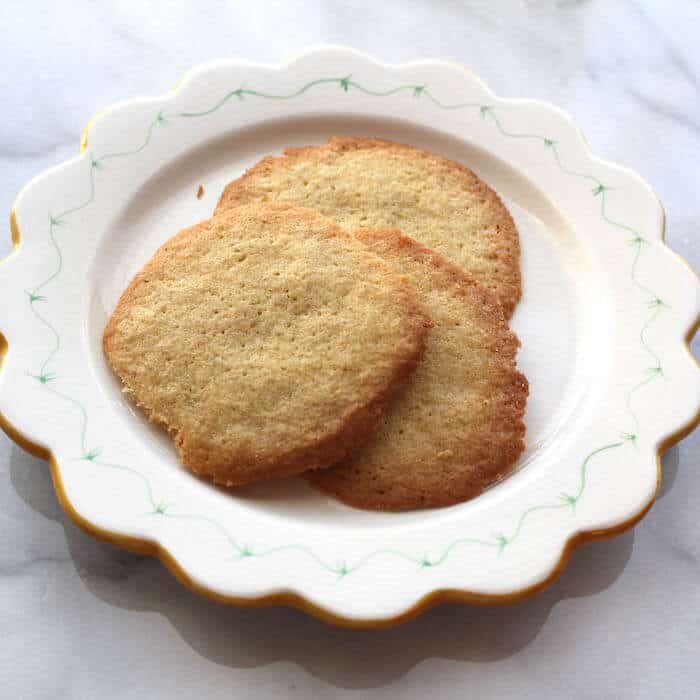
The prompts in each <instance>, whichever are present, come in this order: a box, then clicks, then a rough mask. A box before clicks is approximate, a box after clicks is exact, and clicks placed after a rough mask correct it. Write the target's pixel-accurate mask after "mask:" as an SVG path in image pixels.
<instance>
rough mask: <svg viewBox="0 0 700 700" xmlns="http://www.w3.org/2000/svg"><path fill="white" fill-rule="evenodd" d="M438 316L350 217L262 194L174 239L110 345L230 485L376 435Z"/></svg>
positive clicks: (138, 385)
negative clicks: (344, 221) (348, 225)
mask: <svg viewBox="0 0 700 700" xmlns="http://www.w3.org/2000/svg"><path fill="white" fill-rule="evenodd" d="M430 325H431V322H430V319H429V317H428V316H426V314H425V312H424V311H423V309H422V307H421V305H420V303H419V302H418V300H417V296H416V293H415V291H414V290H413V289H412V288H411V287H410V285H409V284H408V283H407V282H406V281H405V280H403V279H401V278H400V277H399V276H398V275H397V274H395V273H394V272H393V271H392V270H391V268H390V267H389V266H388V265H387V264H386V263H384V262H382V261H381V260H380V259H379V258H377V257H376V256H375V255H374V254H372V253H371V252H369V251H368V249H367V248H366V246H364V245H363V244H362V243H361V242H360V241H358V240H357V239H355V238H353V237H352V236H350V235H348V234H346V233H344V232H343V231H342V230H341V229H340V228H339V227H338V225H337V224H335V223H334V222H332V221H330V220H329V219H326V218H324V217H322V216H321V215H319V214H318V213H316V212H314V211H311V210H309V209H302V208H297V207H290V206H288V205H274V204H273V205H271V204H259V203H258V204H253V205H249V206H244V207H239V208H236V209H232V210H230V211H227V212H224V213H222V214H221V215H220V216H216V217H214V218H212V219H209V220H208V221H204V222H202V223H200V224H197V225H196V226H192V227H191V228H188V229H185V230H184V231H182V232H180V233H179V234H177V235H176V236H175V237H173V238H172V239H170V240H169V241H168V242H167V243H165V244H164V245H163V246H162V247H161V248H160V249H159V250H158V251H157V252H156V253H155V255H154V256H153V257H152V258H151V260H150V261H149V262H148V263H147V264H146V265H145V267H144V268H143V269H142V270H141V272H139V273H138V275H136V277H135V278H134V280H133V281H132V282H131V284H130V285H129V286H128V288H127V289H126V291H125V292H124V294H123V295H122V297H121V299H120V300H119V302H118V304H117V307H116V310H115V311H114V313H113V315H112V317H111V319H110V320H109V323H108V324H107V327H106V329H105V332H104V338H103V346H104V351H105V353H106V356H107V358H108V360H109V363H110V364H111V366H112V368H113V369H114V371H115V373H116V374H117V375H118V376H119V378H120V379H121V380H122V382H123V384H124V390H125V391H126V393H127V394H128V395H129V397H130V398H131V399H133V401H134V402H135V403H136V404H138V405H139V406H140V407H141V408H142V409H143V410H144V411H145V412H146V414H147V415H148V417H149V418H150V419H151V420H152V421H155V422H157V423H160V424H162V425H164V426H165V427H167V429H168V430H169V431H170V432H171V433H172V435H173V437H174V441H175V444H176V446H177V449H178V452H179V454H180V457H181V459H182V462H183V463H184V464H185V465H186V466H187V467H189V468H190V469H191V470H192V471H193V472H195V473H196V474H199V475H202V476H205V477H208V478H211V479H212V480H213V481H215V482H217V483H220V484H225V485H229V486H230V485H238V484H243V483H246V482H249V481H252V480H255V479H262V478H268V477H273V476H286V475H289V474H295V473H298V472H301V471H304V470H306V469H317V468H322V467H327V466H329V465H330V464H332V463H334V462H337V461H338V460H339V459H341V458H342V457H344V456H345V455H346V454H347V453H348V451H349V450H350V448H352V447H353V446H355V445H357V444H360V443H362V442H363V441H364V440H366V438H367V436H368V435H369V434H370V433H371V432H372V430H373V429H374V428H375V427H376V425H377V423H378V421H379V420H380V418H381V416H382V414H383V411H384V409H385V406H386V403H387V401H388V400H389V398H390V397H391V396H392V394H393V393H394V392H395V391H396V390H397V389H398V388H399V387H400V386H401V385H402V384H403V383H404V382H405V380H406V379H407V377H408V376H409V375H410V374H411V372H412V371H413V370H414V368H415V366H416V364H417V362H418V361H419V359H420V358H421V356H422V354H423V352H424V349H425V344H426V335H427V333H428V329H429V327H430Z"/></svg>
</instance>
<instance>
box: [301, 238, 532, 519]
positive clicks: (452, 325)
mask: <svg viewBox="0 0 700 700" xmlns="http://www.w3.org/2000/svg"><path fill="white" fill-rule="evenodd" d="M357 235H358V237H359V238H360V239H361V240H362V241H364V242H365V243H366V245H367V246H368V247H369V249H370V250H372V252H374V253H376V254H377V255H379V256H380V257H381V258H382V259H383V260H385V261H386V262H388V263H389V264H390V265H391V266H392V267H393V268H394V269H395V270H396V271H397V272H399V273H400V274H401V275H402V276H405V277H406V278H408V280H409V281H410V283H411V285H413V287H414V288H415V289H416V291H417V292H418V294H419V297H420V299H421V301H422V302H423V304H424V305H425V307H426V309H427V310H428V313H430V315H431V317H432V318H433V322H434V324H435V325H434V328H433V330H432V331H431V334H430V337H429V338H428V347H427V350H426V352H425V356H424V358H423V360H422V361H421V363H420V364H419V366H418V369H417V370H416V372H415V374H414V375H413V377H412V379H411V380H410V381H409V382H408V383H407V384H406V386H405V387H404V388H403V389H402V390H401V392H400V393H399V395H398V396H397V398H396V400H395V401H394V402H393V403H392V404H391V407H390V410H389V411H388V412H387V415H386V417H385V419H384V421H383V423H382V425H381V426H380V428H379V429H378V430H377V432H376V434H375V436H374V437H373V438H372V439H371V440H370V441H368V442H367V443H366V444H365V445H363V446H362V447H361V448H360V449H359V450H358V451H356V452H353V453H352V454H351V455H350V456H349V457H348V458H347V459H345V460H343V462H341V463H340V464H339V465H337V466H335V467H333V468H331V469H328V470H324V471H323V472H315V473H313V474H310V475H309V477H308V478H309V480H310V481H311V482H312V483H313V484H315V485H316V486H318V487H319V488H321V489H322V490H323V491H326V492H329V493H332V494H334V495H336V496H337V497H338V498H340V499H341V500H342V501H345V502H346V503H348V504H350V505H354V506H358V507H360V508H367V509H372V510H396V511H398V510H411V509H415V508H429V507H437V506H447V505H451V504H454V503H459V502H460V501H464V500H467V499H469V498H472V497H474V496H476V495H478V494H479V493H480V492H481V491H482V490H483V489H484V488H485V487H486V486H488V485H489V484H492V483H494V482H495V481H498V480H499V479H501V478H502V477H503V476H505V475H506V474H507V473H508V471H509V470H510V469H511V468H512V467H513V465H514V464H515V461H516V460H517V458H518V456H519V455H520V453H521V452H522V450H523V447H524V444H523V436H524V433H525V426H524V424H523V414H524V411H525V402H526V399H527V394H528V384H527V380H526V379H525V377H524V376H523V375H522V374H520V373H519V372H518V371H517V370H516V366H515V356H516V352H517V349H518V346H519V342H518V339H517V338H516V336H515V335H514V334H513V333H512V332H511V331H510V330H509V329H508V326H507V323H506V321H505V319H504V317H503V313H502V310H501V308H500V307H499V306H498V304H497V303H496V302H495V301H494V300H493V299H492V297H491V294H490V293H489V292H486V291H485V290H483V289H482V288H481V287H480V286H479V285H478V284H477V283H476V282H475V281H474V280H473V278H472V277H470V276H469V275H468V274H467V273H466V272H464V271H463V270H462V269H461V268H459V267H457V266H456V265H454V264H452V263H450V262H448V261H447V260H446V259H445V258H444V257H442V256H441V255H439V254H437V253H435V252H433V251H431V250H429V249H428V248H425V247H424V246H422V245H420V244H419V243H416V242H415V241H413V240H412V239H410V238H408V237H407V236H404V235H402V234H401V232H400V231H397V230H384V231H377V230H375V231H372V230H365V231H358V232H357Z"/></svg>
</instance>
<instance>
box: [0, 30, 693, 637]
mask: <svg viewBox="0 0 700 700" xmlns="http://www.w3.org/2000/svg"><path fill="white" fill-rule="evenodd" d="M328 49H333V50H340V51H344V52H347V53H349V54H352V55H354V56H359V57H361V58H363V59H365V60H367V61H370V62H372V63H373V64H375V65H377V66H379V67H381V68H390V69H396V68H407V67H410V66H412V65H414V66H415V65H421V64H426V63H430V64H433V65H434V64H444V65H449V66H450V67H452V68H454V67H456V66H458V67H459V68H460V69H462V70H464V71H465V72H466V73H468V74H469V76H470V78H471V79H476V80H477V81H478V82H480V83H481V85H482V86H483V87H484V88H485V89H486V90H487V91H488V92H489V93H490V90H489V88H488V87H487V86H486V85H485V84H484V83H483V81H481V80H480V79H479V78H478V77H477V76H475V75H474V73H473V72H472V71H471V70H469V69H468V68H465V67H464V66H461V65H459V64H457V63H454V62H451V61H443V60H432V59H427V60H416V61H408V62H402V63H398V64H389V63H386V62H384V61H380V60H378V59H376V58H374V57H373V56H370V55H368V54H365V53H363V52H360V51H356V50H354V49H351V48H348V47H344V46H339V45H328V44H324V45H317V46H312V47H310V48H308V49H306V50H304V51H303V52H299V53H295V54H294V55H293V56H291V57H289V58H287V59H285V60H284V61H282V62H280V63H278V64H266V63H261V62H251V61H245V60H239V59H226V60H225V61H223V62H224V63H227V64H231V63H233V64H235V65H237V66H246V65H248V66H255V67H259V68H266V69H275V70H283V69H284V68H286V67H288V66H289V65H290V64H291V63H294V62H295V61H297V60H299V58H301V57H306V56H308V55H310V54H314V53H317V52H319V51H324V50H328ZM221 63H222V61H212V62H207V63H203V64H199V65H197V66H194V67H192V68H190V69H189V70H188V71H187V72H186V73H185V74H184V75H183V76H182V77H181V78H180V80H179V81H178V83H177V84H176V86H175V88H173V90H171V92H173V91H174V92H177V89H178V87H179V86H180V85H182V84H183V83H184V82H186V80H187V78H188V77H189V76H190V75H192V74H193V73H195V72H197V71H200V70H203V69H206V67H207V66H213V65H221ZM139 99H142V98H138V97H136V98H132V99H129V100H123V101H120V102H117V103H113V104H111V105H108V106H107V107H105V108H104V109H102V110H100V111H99V112H98V113H97V114H96V115H94V116H93V117H92V118H91V119H90V120H89V121H88V123H87V125H86V127H85V129H84V130H83V132H82V135H81V139H80V150H79V153H83V152H84V151H85V150H87V148H88V141H89V131H90V129H91V128H92V127H93V126H94V124H95V123H96V122H97V121H99V120H100V119H101V118H102V117H103V116H104V115H105V114H106V113H107V112H109V111H111V110H112V109H114V108H115V107H121V106H123V105H127V104H129V103H132V102H135V101H139ZM508 101H509V102H516V103H517V102H521V103H522V102H527V103H530V104H537V105H539V106H541V107H545V108H547V109H548V110H554V111H556V112H558V113H559V114H561V115H562V116H564V118H565V119H566V121H567V122H568V123H569V124H571V125H573V126H574V127H575V128H576V130H577V132H578V135H579V136H580V138H581V140H582V143H583V146H584V147H585V150H586V152H587V154H588V155H589V156H590V157H591V158H592V159H594V160H596V161H597V162H599V163H600V164H601V165H604V166H610V167H614V168H617V169H619V170H622V171H624V172H626V173H627V174H629V175H633V176H635V177H636V178H638V179H639V180H641V181H642V182H643V183H644V184H645V185H646V186H647V187H648V188H649V190H650V192H652V193H654V195H655V196H656V199H657V201H658V203H659V207H660V210H661V217H662V222H661V224H662V225H661V237H660V242H661V243H662V245H663V246H664V247H665V248H666V250H668V251H669V252H671V253H672V254H673V255H674V257H675V258H677V259H678V260H679V261H681V262H682V263H684V265H685V266H686V268H687V269H688V271H689V272H690V273H691V274H692V275H693V276H694V277H695V280H696V281H697V282H698V283H700V277H698V275H697V273H695V271H694V270H693V269H692V267H691V266H690V265H689V264H688V263H687V261H685V260H684V259H683V258H682V257H681V256H680V255H679V254H678V253H676V252H675V251H673V250H672V249H671V248H669V247H668V245H667V244H666V241H665V234H666V225H665V223H666V216H665V211H664V208H663V204H662V203H661V201H660V199H659V198H658V195H656V193H655V192H654V190H653V188H652V187H651V186H650V185H649V183H648V182H647V181H646V180H644V179H643V178H641V176H640V175H639V174H638V173H636V172H635V171H633V170H631V169H629V168H627V167H625V166H621V165H619V164H617V163H614V162H611V161H606V160H604V159H601V158H598V157H597V156H595V154H593V153H592V152H591V151H590V148H589V147H588V143H587V141H586V139H585V136H584V135H583V132H582V131H581V129H580V128H579V127H578V126H577V125H576V122H575V121H574V120H573V119H572V118H571V117H570V115H568V114H567V113H566V112H564V111H563V110H561V109H560V108H558V107H556V106H554V105H551V104H550V103H548V102H545V101H541V100H510V99H509V100H508ZM44 172H46V171H44ZM42 175H43V173H42V174H40V175H39V176H38V177H41V176H42ZM35 179H36V178H32V180H30V182H29V183H27V185H25V186H24V187H23V188H22V189H21V190H20V192H19V193H18V195H17V196H16V197H15V200H14V202H13V204H12V209H11V212H10V231H11V237H12V244H13V245H12V248H11V250H10V252H9V254H8V255H7V256H5V257H4V258H3V259H0V266H1V265H2V264H3V263H4V262H6V261H8V260H9V259H11V258H12V257H13V256H14V255H15V254H16V253H17V252H18V250H19V248H20V245H21V234H20V229H19V225H18V223H17V217H16V213H15V207H16V204H17V202H18V201H19V200H20V198H21V197H22V194H23V192H24V191H25V189H27V188H28V187H29V186H30V185H31V184H32V183H33V182H34V181H35ZM0 269H1V268H0ZM699 327H700V313H698V314H697V316H696V318H695V320H694V321H693V322H692V323H691V324H690V327H689V328H688V330H687V332H686V334H685V337H684V339H683V344H684V347H685V352H686V353H687V355H688V357H689V358H690V359H691V361H692V363H693V364H694V365H695V368H696V369H700V363H698V362H697V361H696V360H695V358H694V357H693V355H692V352H691V350H690V342H691V341H692V338H693V336H694V335H695V333H696V331H697V330H698V328H699ZM8 351H9V342H8V341H7V339H6V338H5V336H4V335H3V334H2V331H0V372H2V370H3V368H4V361H5V359H6V357H7V355H8ZM698 424H700V407H698V409H697V410H696V413H695V415H694V416H693V417H692V418H691V419H690V420H689V421H688V422H687V423H685V424H683V425H681V426H680V427H678V428H677V429H676V430H674V431H673V432H672V433H670V434H669V435H667V436H666V437H665V438H663V439H660V440H659V443H658V447H657V449H656V471H657V478H656V488H655V490H654V492H653V493H652V495H651V498H650V499H649V501H648V503H646V504H645V505H643V506H642V508H641V509H640V510H639V511H638V512H637V513H635V514H634V515H633V516H631V517H630V518H629V519H627V520H625V521H622V522H618V523H615V524H614V525H612V526H611V527H608V528H602V529H593V530H581V531H579V532H577V533H575V534H573V535H571V536H570V537H568V539H567V540H566V542H565V544H564V546H563V548H562V551H561V554H560V556H559V558H558V560H557V561H556V563H555V565H554V566H553V567H552V568H551V570H549V572H548V574H547V576H546V577H544V578H543V579H542V580H540V581H537V582H536V583H534V584H532V585H531V586H528V587H526V588H522V589H518V590H516V591H513V592H509V593H501V594H493V593H491V594H485V593H478V592H473V591H469V590H467V589H463V588H459V589H455V588H439V589H434V590H432V591H431V592H430V593H428V594H426V595H424V596H422V597H421V598H419V599H418V600H417V601H416V602H415V603H414V604H413V605H411V606H409V607H408V608H406V609H405V610H403V611H402V612H401V613H399V614H397V615H392V616H388V617H372V618H368V619H361V618H358V617H354V616H343V615H341V614H338V613H337V612H334V611H331V610H330V609H327V608H324V607H323V606H322V605H317V604H315V603H313V602H312V601H311V600H310V599H308V598H306V597H305V596H304V595H303V594H301V593H296V592H291V591H290V592H285V591H278V592H274V593H271V594H266V595H262V596H252V597H240V596H235V595H227V594H222V593H220V592H217V591H215V590H213V589H211V588H208V587H207V586H206V585H203V584H201V583H199V582H197V581H195V579H194V578H192V577H191V576H190V575H189V574H188V573H187V572H186V571H185V570H184V568H183V567H181V566H180V564H179V563H178V562H177V560H176V558H175V556H173V555H172V554H171V553H170V552H169V551H168V550H167V548H165V547H164V546H163V545H161V544H160V543H158V542H157V541H155V540H149V539H140V538H136V537H130V536H126V535H122V534H119V533H115V532H112V531H109V530H106V529H104V528H102V527H100V526H98V525H96V524H94V523H92V522H91V521H89V520H87V519H86V518H85V517H83V516H82V515H81V514H80V513H79V512H78V510H77V509H76V508H75V507H74V506H73V504H72V503H71V502H70V500H69V498H68V496H67V493H66V490H65V488H64V485H63V479H62V476H61V473H60V468H59V466H58V463H57V460H56V459H55V458H54V455H53V454H52V452H51V450H50V449H49V448H48V447H44V446H42V445H40V444H38V443H35V442H33V441H31V440H30V439H29V438H27V437H26V436H25V435H23V433H22V432H21V431H20V430H19V429H18V428H16V427H15V426H13V425H12V424H11V423H10V422H9V420H7V419H6V418H5V416H4V415H3V414H2V413H1V412H0V428H2V429H3V430H4V432H5V433H7V435H8V436H9V437H10V438H11V439H12V440H13V441H14V442H16V443H17V444H18V445H19V446H20V447H22V448H23V449H25V450H27V451H28V452H30V453H31V454H33V455H35V456H37V457H40V458H42V459H44V460H46V461H47V462H48V463H49V465H50V470H51V475H52V479H53V483H54V488H55V491H56V494H57V497H58V499H59V502H60V503H61V506H62V507H63V509H64V510H65V511H66V513H67V514H68V516H69V517H70V518H71V520H72V521H73V522H74V523H75V524H76V525H77V526H78V527H80V528H81V529H83V530H84V531H86V532H88V533H89V534H91V535H92V536H94V537H96V538H97V539H100V540H103V541H106V542H109V543H110V544H113V545H116V546H118V547H120V548H123V549H127V550H129V551H133V552H137V553H140V554H149V555H151V556H156V557H158V558H159V559H160V560H161V561H162V562H163V564H164V565H165V566H166V567H167V568H168V569H169V570H170V571H171V572H172V573H173V574H174V575H175V577H176V578H177V579H178V580H180V581H181V583H183V584H185V585H186V586H187V587H188V588H190V589H191V590H193V591H195V592H197V593H199V594H201V595H204V596H206V597H209V598H211V599H213V600H215V601H217V602H222V603H227V604H232V605H239V606H245V607H259V606H263V605H276V604H285V605H291V606H294V607H297V608H300V609H302V610H304V611H306V612H308V613H311V614H312V615H314V616H316V617H318V618H321V619H323V620H325V621H327V622H331V623H334V624H338V625H343V626H347V627H386V626H391V625H395V624H399V623H401V622H403V621H406V620H408V619H410V618H412V617H415V616H416V615H418V614H419V613H420V612H422V611H423V610H425V609H427V608H429V607H432V606H433V605H436V604H438V603H441V602H462V603H464V602H467V603H477V604H487V605H492V604H499V603H507V602H513V601H516V600H520V599H522V598H525V597H528V596H530V595H532V594H534V593H536V592H537V591H539V590H541V589H542V588H545V587H546V586H548V585H549V584H550V583H552V582H553V581H554V580H555V579H556V578H557V577H558V575H559V573H561V571H562V570H563V568H564V567H565V565H566V563H567V561H568V560H569V558H570V557H571V555H572V553H573V551H574V550H575V549H576V547H577V546H578V545H580V544H582V543H584V542H589V541H593V540H597V539H603V538H607V537H611V536H614V535H617V534H619V533H621V532H623V531H625V530H627V529H628V528H630V527H632V526H633V525H635V524H636V523H637V522H638V521H639V520H641V519H642V518H643V517H644V515H646V513H647V512H648V510H649V509H650V508H651V506H652V505H653V503H654V501H655V499H656V497H657V495H658V491H659V487H660V484H661V477H662V471H661V455H662V453H663V452H664V451H665V450H666V449H668V448H669V447H671V446H672V445H674V444H675V443H676V442H678V441H679V440H681V439H682V438H683V437H685V436H686V435H687V434H689V433H690V432H692V430H693V429H694V428H695V427H697V425H698Z"/></svg>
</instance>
